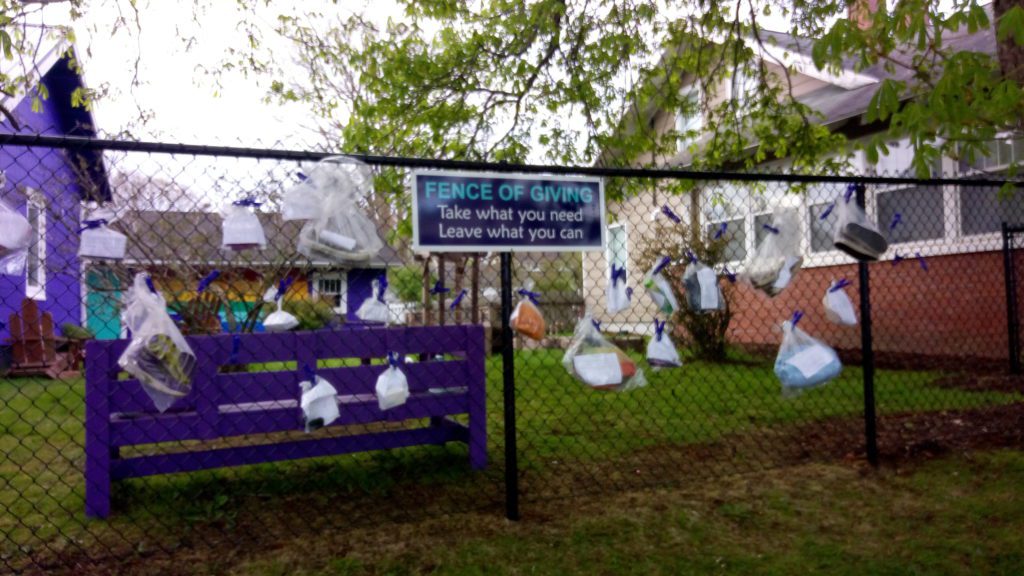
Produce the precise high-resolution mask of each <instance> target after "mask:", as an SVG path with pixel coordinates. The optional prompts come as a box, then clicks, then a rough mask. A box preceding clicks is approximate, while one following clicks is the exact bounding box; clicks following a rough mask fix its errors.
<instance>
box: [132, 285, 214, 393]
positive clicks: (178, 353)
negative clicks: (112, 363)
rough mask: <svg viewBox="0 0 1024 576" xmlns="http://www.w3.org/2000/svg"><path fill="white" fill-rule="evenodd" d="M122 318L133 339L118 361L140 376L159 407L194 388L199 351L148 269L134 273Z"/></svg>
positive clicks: (140, 379)
mask: <svg viewBox="0 0 1024 576" xmlns="http://www.w3.org/2000/svg"><path fill="white" fill-rule="evenodd" d="M122 318H123V320H124V323H125V326H126V327H127V328H128V330H130V331H131V334H132V339H131V342H130V343H129V344H128V347H127V348H125V350H124V353H122V354H121V357H120V358H119V359H118V364H119V365H120V366H121V368H123V369H124V370H125V372H128V373H129V374H131V375H132V376H133V377H135V378H136V379H138V381H139V383H140V384H142V387H143V389H144V390H145V391H146V393H147V394H148V395H149V397H150V398H151V399H152V400H153V404H154V405H155V406H156V408H157V410H159V411H160V412H163V411H165V410H167V409H168V408H169V407H170V406H171V405H172V404H174V402H175V401H177V400H178V399H179V398H183V397H185V396H187V395H188V393H189V392H191V390H192V370H193V369H194V368H195V365H196V355H195V353H194V352H193V351H192V348H191V347H189V345H188V342H187V341H186V340H185V337H184V336H182V335H181V331H180V330H178V327H177V326H175V324H174V321H173V320H171V317H170V315H168V314H167V303H166V302H165V301H164V298H163V296H161V295H160V294H159V293H157V292H156V290H154V288H153V283H152V280H151V279H150V278H149V275H148V274H146V273H145V272H140V273H139V274H136V275H135V280H134V282H133V283H132V286H131V287H130V288H129V289H128V294H127V296H126V298H125V309H124V312H123V314H122Z"/></svg>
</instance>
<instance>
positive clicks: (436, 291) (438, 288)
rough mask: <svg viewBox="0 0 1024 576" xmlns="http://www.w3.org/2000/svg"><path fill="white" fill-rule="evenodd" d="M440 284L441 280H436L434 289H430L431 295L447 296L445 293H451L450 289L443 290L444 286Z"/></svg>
mask: <svg viewBox="0 0 1024 576" xmlns="http://www.w3.org/2000/svg"><path fill="white" fill-rule="evenodd" d="M442 282H443V280H438V281H437V282H434V287H433V288H431V289H430V293H431V294H447V293H449V292H451V291H452V290H451V288H445V287H444V284H442Z"/></svg>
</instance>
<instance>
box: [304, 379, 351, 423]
mask: <svg viewBox="0 0 1024 576" xmlns="http://www.w3.org/2000/svg"><path fill="white" fill-rule="evenodd" d="M307 372H309V374H307V377H306V380H304V381H302V382H300V383H299V390H301V391H302V396H301V398H300V399H299V406H300V407H301V408H302V421H303V427H304V429H305V431H306V432H313V431H314V430H319V429H320V428H323V427H324V426H329V425H330V424H331V423H332V422H334V421H335V420H337V419H338V418H339V417H340V416H341V412H340V411H339V410H338V391H337V390H336V389H335V388H334V386H332V385H331V383H330V382H328V381H327V380H326V379H324V378H322V377H320V376H318V375H315V374H312V373H311V372H312V370H310V369H308V368H307ZM314 382H315V385H314Z"/></svg>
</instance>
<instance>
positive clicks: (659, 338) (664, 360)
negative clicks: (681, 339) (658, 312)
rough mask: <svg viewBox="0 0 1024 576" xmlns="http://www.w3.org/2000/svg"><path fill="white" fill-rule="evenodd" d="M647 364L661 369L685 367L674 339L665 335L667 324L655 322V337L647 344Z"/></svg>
mask: <svg viewBox="0 0 1024 576" xmlns="http://www.w3.org/2000/svg"><path fill="white" fill-rule="evenodd" d="M647 363H648V364H650V365H651V366H653V367H654V369H655V370H657V369H659V368H678V367H679V366H682V365H683V361H682V360H680V359H679V351H678V350H676V345H675V344H673V343H672V339H671V338H669V337H668V334H666V333H665V322H658V321H657V320H655V321H654V336H652V337H651V341H650V342H648V343H647Z"/></svg>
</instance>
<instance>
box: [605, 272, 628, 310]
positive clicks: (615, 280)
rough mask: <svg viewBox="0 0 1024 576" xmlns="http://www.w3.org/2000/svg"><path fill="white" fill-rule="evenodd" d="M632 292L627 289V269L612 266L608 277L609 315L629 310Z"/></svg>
mask: <svg viewBox="0 0 1024 576" xmlns="http://www.w3.org/2000/svg"><path fill="white" fill-rule="evenodd" d="M629 296H630V290H629V288H628V287H626V267H625V266H622V267H621V268H620V267H618V266H616V265H615V264H612V268H611V270H610V271H609V275H608V290H607V302H605V305H606V307H607V309H608V313H609V314H616V313H618V312H622V311H623V310H625V309H627V308H629Z"/></svg>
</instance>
